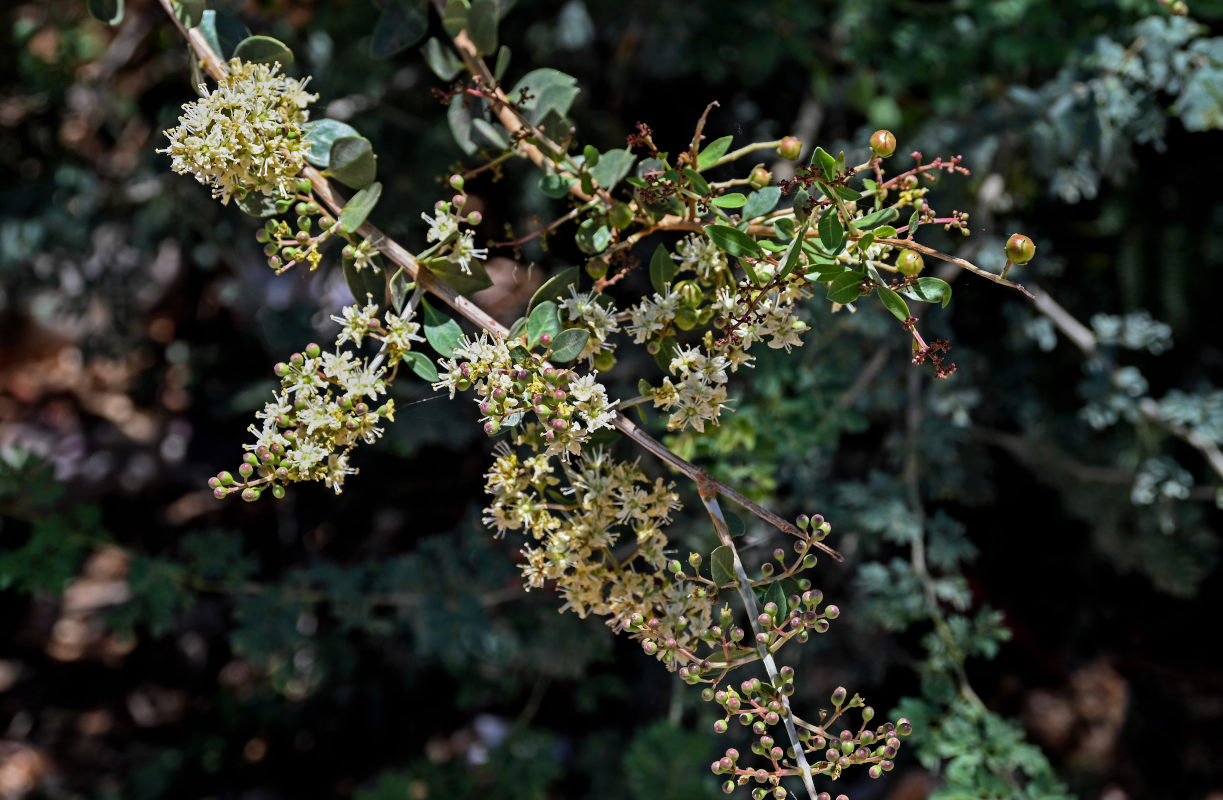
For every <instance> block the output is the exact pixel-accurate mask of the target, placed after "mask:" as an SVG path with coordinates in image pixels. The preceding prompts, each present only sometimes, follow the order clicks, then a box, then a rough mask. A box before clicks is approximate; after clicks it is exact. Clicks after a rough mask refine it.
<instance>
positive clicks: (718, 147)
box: [696, 136, 735, 169]
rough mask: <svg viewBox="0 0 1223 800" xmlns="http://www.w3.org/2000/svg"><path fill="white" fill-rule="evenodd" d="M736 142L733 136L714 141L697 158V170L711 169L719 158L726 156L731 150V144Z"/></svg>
mask: <svg viewBox="0 0 1223 800" xmlns="http://www.w3.org/2000/svg"><path fill="white" fill-rule="evenodd" d="M734 140H735V137H733V136H723V137H721V138H718V139H714V140H713V141H712V142H710V143H709V144H708V145H706V147H705V149H704V150H702V151H701V152H700V153H699V154H698V155H697V157H696V167H697V169H709V168H710V167H712V166H713V165H714V164H715V163H716V162H717V160H718V159H719V158H721V157H722V156H724V155H726V151H727V150H729V149H730V143H731V142H733V141H734Z"/></svg>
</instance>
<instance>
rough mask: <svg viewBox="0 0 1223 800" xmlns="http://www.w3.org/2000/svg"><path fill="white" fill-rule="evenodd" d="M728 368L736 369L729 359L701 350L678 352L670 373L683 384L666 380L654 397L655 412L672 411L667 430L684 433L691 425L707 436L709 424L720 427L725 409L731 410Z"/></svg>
mask: <svg viewBox="0 0 1223 800" xmlns="http://www.w3.org/2000/svg"><path fill="white" fill-rule="evenodd" d="M728 367H729V368H731V370H732V371H733V370H734V367H735V365H732V364H731V361H730V359H729V358H727V357H726V356H723V355H710V354H709V353H707V352H705V351H704V350H702V349H701V348H700V347H687V346H680V347H679V348H677V349H676V351H675V357H674V358H672V359H671V363H670V365H669V369H670V371H671V374H672V375H674V376H676V377H677V378H678V379H679V382H678V383H673V382H672V381H671V378H669V377H668V378H663V381H662V386H659V387H658V388H657V389H655V390H654V395H653V399H654V407H655V408H661V409H663V410H666V411H671V416H670V417H669V418H668V419H667V428H669V429H670V430H675V429H676V428H678V429H680V430H683V429H684V428H687V427H688V426H689V425H691V426H692V427H693V428H695V429H696V430H697V431H698V432H703V431H704V430H705V422H706V421H709V422H713V423H714V424H717V420H718V416H719V415H720V414H721V413H722V409H724V408H727V404H726V403H727V399H726V381H727V380H728V377H727V375H726V370H727V368H728ZM672 409H674V410H672Z"/></svg>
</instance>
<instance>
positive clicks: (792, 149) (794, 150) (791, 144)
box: [777, 136, 803, 161]
mask: <svg viewBox="0 0 1223 800" xmlns="http://www.w3.org/2000/svg"><path fill="white" fill-rule="evenodd" d="M802 151H803V143H802V142H801V141H799V139H798V137H797V136H787V137H786V138H784V139H782V140H781V146H780V147H778V148H777V155H779V156H781V157H782V158H785V159H788V160H790V161H793V160H795V159H796V158H798V155H799V153H801V152H802Z"/></svg>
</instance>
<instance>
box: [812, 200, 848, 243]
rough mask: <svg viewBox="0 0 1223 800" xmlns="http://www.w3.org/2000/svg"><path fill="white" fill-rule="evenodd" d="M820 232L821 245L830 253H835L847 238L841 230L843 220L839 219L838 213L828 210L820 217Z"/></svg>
mask: <svg viewBox="0 0 1223 800" xmlns="http://www.w3.org/2000/svg"><path fill="white" fill-rule="evenodd" d="M818 230H819V233H820V244H822V245H824V247H825V249H827V250H828V252H830V253H835V252H836V250H837V248H839V247H840V246H841V242H842V240H843V239H844V238H845V231H844V229H843V228H841V220H839V219H837V214H836V211H834V210H833V209H828V210H827V211H825V212H824V215H823V216H822V217H820V222H819V227H818Z"/></svg>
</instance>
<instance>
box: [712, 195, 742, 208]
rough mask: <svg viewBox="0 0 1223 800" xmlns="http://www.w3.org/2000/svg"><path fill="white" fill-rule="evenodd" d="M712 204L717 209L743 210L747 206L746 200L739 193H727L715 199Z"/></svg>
mask: <svg viewBox="0 0 1223 800" xmlns="http://www.w3.org/2000/svg"><path fill="white" fill-rule="evenodd" d="M713 204H714V205H715V206H717V207H718V208H743V206H745V205H747V198H746V197H745V196H744V195H742V194H740V193H739V192H729V193H727V194H724V195H721V196H719V197H715V198H714V199H713Z"/></svg>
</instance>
